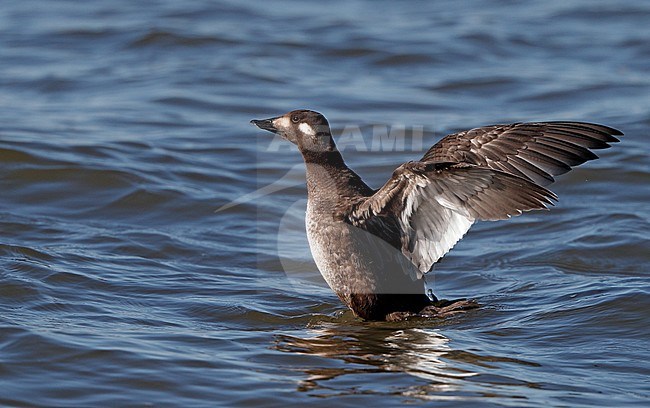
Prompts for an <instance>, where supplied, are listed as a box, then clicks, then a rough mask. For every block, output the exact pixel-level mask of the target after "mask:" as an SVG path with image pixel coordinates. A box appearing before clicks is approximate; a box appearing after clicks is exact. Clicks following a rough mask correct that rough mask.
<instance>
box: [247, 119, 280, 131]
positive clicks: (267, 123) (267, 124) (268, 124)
mask: <svg viewBox="0 0 650 408" xmlns="http://www.w3.org/2000/svg"><path fill="white" fill-rule="evenodd" d="M275 119H277V118H270V119H260V120H257V119H253V120H251V123H252V124H253V125H255V126H257V127H258V128H260V129H263V130H268V131H269V132H273V133H277V131H278V129H277V128H276V127H275V126H274V125H273V121H274V120H275Z"/></svg>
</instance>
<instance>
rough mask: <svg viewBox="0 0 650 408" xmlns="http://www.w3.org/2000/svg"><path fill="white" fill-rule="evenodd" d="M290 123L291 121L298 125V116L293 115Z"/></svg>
mask: <svg viewBox="0 0 650 408" xmlns="http://www.w3.org/2000/svg"><path fill="white" fill-rule="evenodd" d="M291 121H292V122H293V123H298V122H300V118H299V117H298V115H293V116H292V117H291Z"/></svg>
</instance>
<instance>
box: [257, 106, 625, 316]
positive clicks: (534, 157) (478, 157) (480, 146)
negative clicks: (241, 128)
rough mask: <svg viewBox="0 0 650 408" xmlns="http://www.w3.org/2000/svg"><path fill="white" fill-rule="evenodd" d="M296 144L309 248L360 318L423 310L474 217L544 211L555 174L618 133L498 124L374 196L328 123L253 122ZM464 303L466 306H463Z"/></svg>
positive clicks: (453, 141)
mask: <svg viewBox="0 0 650 408" xmlns="http://www.w3.org/2000/svg"><path fill="white" fill-rule="evenodd" d="M253 123H254V124H255V125H257V126H258V127H260V128H262V129H265V130H269V131H272V132H275V133H279V134H280V135H282V136H283V137H284V138H286V139H287V140H289V141H291V142H293V143H295V144H297V145H298V147H299V149H300V152H301V154H302V156H303V159H304V161H305V165H306V170H307V198H308V204H307V214H306V226H307V237H308V239H309V246H310V249H311V252H312V255H313V257H314V260H315V262H316V265H317V266H318V269H319V270H320V272H321V274H322V275H323V277H324V278H325V280H326V282H327V283H328V285H329V286H330V287H331V288H332V290H334V292H335V293H336V294H337V295H338V297H339V298H340V299H341V301H343V302H344V303H345V304H346V305H347V306H348V307H349V308H350V309H352V310H353V311H354V312H355V314H357V315H358V316H360V317H362V318H364V319H367V320H385V319H387V318H388V319H390V318H391V316H395V315H405V316H408V315H411V314H418V313H421V312H422V311H423V310H426V308H427V307H429V306H431V305H432V302H433V301H434V300H435V298H434V297H433V295H432V294H430V296H427V295H426V294H425V289H424V288H425V285H424V274H426V273H427V272H428V271H429V270H430V269H431V268H432V267H433V264H434V263H435V262H437V261H438V260H439V259H440V258H441V257H442V256H443V255H444V254H445V253H446V252H448V251H449V250H450V249H451V248H452V247H453V245H454V244H455V243H456V242H457V241H458V240H460V239H461V238H462V237H463V235H464V234H465V233H466V232H467V230H468V229H469V228H470V227H471V225H472V224H473V223H474V222H475V221H476V220H497V219H504V218H508V217H510V216H513V215H519V214H521V212H522V211H529V210H535V209H543V208H546V205H547V204H552V201H551V200H552V199H555V195H554V194H553V193H552V192H550V191H549V190H547V189H546V188H544V187H543V186H544V185H547V184H550V183H551V182H552V181H553V180H554V179H553V176H554V175H557V174H562V173H564V172H566V171H568V170H569V169H570V166H574V165H577V164H580V163H583V162H585V161H587V160H591V159H594V158H596V156H595V155H594V154H593V153H592V152H591V151H590V150H589V149H590V148H596V149H597V148H605V147H609V145H608V144H607V143H611V142H616V141H618V140H617V139H616V138H615V137H613V136H612V135H614V134H616V135H620V134H621V133H620V132H619V131H617V130H615V129H612V128H609V127H606V126H601V125H594V124H586V123H577V122H551V123H534V124H513V125H499V126H492V127H485V128H478V129H473V130H471V131H467V132H461V133H456V134H453V135H449V136H447V137H445V138H444V139H442V140H441V141H440V142H439V143H437V144H436V145H434V146H433V147H432V148H431V149H430V150H429V151H428V152H427V153H426V154H425V155H424V157H423V158H422V159H421V160H420V161H417V162H408V163H405V164H403V165H402V166H400V167H399V168H398V169H397V170H395V172H394V173H393V176H392V178H391V179H390V180H389V181H388V182H387V183H386V184H385V185H384V186H383V187H382V188H380V189H378V190H373V189H371V188H370V187H368V186H367V185H366V184H365V183H364V182H363V181H362V180H361V178H360V177H359V176H358V175H357V174H356V173H355V172H354V171H352V170H351V169H350V168H348V167H347V165H346V164H345V162H344V161H343V158H342V156H341V154H340V152H339V151H338V150H337V149H336V146H335V144H334V141H333V139H332V136H331V132H330V128H329V124H328V123H327V120H326V119H325V118H324V117H323V116H322V115H321V114H319V113H317V112H313V111H307V110H301V111H292V112H289V113H287V114H286V115H283V116H280V117H276V118H271V119H266V120H262V121H253ZM464 305H466V304H460V306H461V307H462V306H464Z"/></svg>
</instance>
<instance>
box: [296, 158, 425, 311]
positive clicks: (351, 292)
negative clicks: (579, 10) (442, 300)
mask: <svg viewBox="0 0 650 408" xmlns="http://www.w3.org/2000/svg"><path fill="white" fill-rule="evenodd" d="M325 160H326V161H321V162H320V163H312V162H307V166H306V167H307V212H306V215H305V224H306V227H307V238H308V240H309V247H310V249H311V253H312V256H313V258H314V261H315V262H316V266H318V269H319V271H320V272H321V274H322V275H323V278H324V279H325V281H326V282H327V284H328V285H329V286H330V287H331V288H332V290H334V292H335V293H336V294H337V295H338V297H339V298H340V299H341V301H342V302H343V303H345V304H346V305H347V306H348V307H350V309H352V310H353V311H355V313H356V314H357V315H358V316H360V317H362V318H364V319H368V320H383V319H385V316H386V315H388V314H389V313H392V312H411V313H417V312H419V311H421V310H422V308H424V307H425V306H427V305H428V304H429V303H430V301H429V299H428V298H427V296H426V295H425V293H424V289H423V283H422V282H421V280H420V279H418V278H417V275H418V272H417V268H415V266H414V265H413V264H412V263H411V262H410V261H409V260H408V259H407V258H406V257H404V255H402V252H401V251H400V249H399V245H400V243H399V239H398V235H396V234H394V233H393V234H391V233H390V232H389V231H393V232H397V231H398V228H397V226H396V225H392V226H389V225H385V226H384V229H383V230H382V231H377V232H379V233H381V234H380V236H377V235H374V234H372V233H369V232H368V231H366V230H364V229H362V228H358V227H356V226H354V225H352V224H350V223H348V222H346V221H345V220H346V213H348V212H349V211H351V210H352V208H353V206H354V205H355V204H356V203H359V202H362V201H363V200H365V199H366V198H367V197H370V196H372V194H374V190H372V189H371V188H370V187H368V186H367V185H366V184H365V183H364V182H363V181H362V180H361V178H360V177H359V176H358V175H357V174H355V173H354V172H353V171H352V170H350V169H349V168H348V167H347V166H346V165H345V163H344V162H343V158H342V157H341V155H340V154H339V153H338V152H335V153H332V154H330V155H327V156H326V159H325ZM388 222H389V221H388V220H387V221H386V224H388ZM382 232H386V233H382ZM391 241H392V242H391Z"/></svg>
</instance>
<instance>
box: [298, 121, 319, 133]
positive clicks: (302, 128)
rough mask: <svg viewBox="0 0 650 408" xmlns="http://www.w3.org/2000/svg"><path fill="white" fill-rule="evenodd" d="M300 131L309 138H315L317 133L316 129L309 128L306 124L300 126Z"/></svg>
mask: <svg viewBox="0 0 650 408" xmlns="http://www.w3.org/2000/svg"><path fill="white" fill-rule="evenodd" d="M298 129H300V131H301V132H302V133H304V134H306V135H309V136H314V135H315V134H316V132H315V131H314V128H312V127H311V126H309V125H308V124H307V123H304V122H303V123H301V124H300V125H298Z"/></svg>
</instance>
